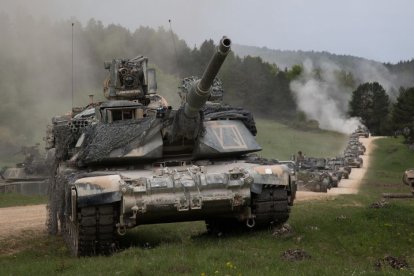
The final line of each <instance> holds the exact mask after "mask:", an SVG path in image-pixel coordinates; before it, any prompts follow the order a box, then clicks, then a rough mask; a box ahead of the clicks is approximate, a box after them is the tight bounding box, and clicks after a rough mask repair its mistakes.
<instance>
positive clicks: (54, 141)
mask: <svg viewBox="0 0 414 276" xmlns="http://www.w3.org/2000/svg"><path fill="white" fill-rule="evenodd" d="M230 47H231V41H230V39H229V38H227V37H223V39H221V41H220V43H219V45H218V46H217V49H216V51H215V53H214V55H213V56H212V58H211V60H210V62H209V64H208V65H207V67H206V69H205V71H204V74H203V76H202V77H201V78H200V79H199V78H197V77H189V78H185V79H184V80H183V81H182V85H181V87H180V91H179V94H180V96H181V99H182V103H181V105H180V107H179V108H178V109H173V108H172V107H171V106H169V105H168V103H167V101H166V100H165V99H164V98H163V97H161V96H160V95H158V94H157V83H156V74H155V70H154V69H151V68H148V66H147V63H148V59H147V58H146V57H143V56H139V57H136V58H134V59H130V60H128V59H114V60H112V61H111V62H106V63H105V68H106V69H108V70H109V78H108V79H107V80H106V81H105V82H104V94H105V96H106V97H107V99H108V100H107V101H105V102H101V103H91V104H90V105H88V106H86V107H85V108H83V109H82V110H77V111H76V112H73V113H72V114H71V115H65V116H58V117H54V118H53V119H52V124H51V126H49V128H48V132H47V137H46V141H47V148H48V153H49V155H50V156H53V160H54V162H53V165H52V166H51V168H52V169H51V170H52V172H51V181H50V189H49V191H50V193H49V203H48V221H47V226H48V231H49V233H51V234H56V233H58V231H61V232H62V233H63V235H64V236H65V239H66V240H67V243H68V245H69V247H70V248H71V251H72V253H73V254H74V255H76V256H88V255H97V254H111V253H112V252H114V251H116V250H117V238H118V237H119V235H124V234H125V233H126V231H128V229H130V228H133V227H137V226H139V225H144V224H154V223H168V222H182V221H196V220H202V221H205V222H206V227H207V231H209V232H212V233H219V232H222V231H226V230H227V229H229V228H234V227H237V228H246V229H249V228H260V227H267V226H269V225H278V224H281V223H284V222H285V221H287V220H288V218H289V212H290V208H291V206H292V205H293V202H294V199H295V192H296V188H295V186H294V185H295V183H294V182H292V180H291V178H290V171H289V168H288V167H287V166H285V165H282V164H278V162H277V161H276V160H267V159H263V158H259V157H257V156H255V155H252V153H254V152H258V151H260V150H261V147H260V145H258V143H257V142H256V140H255V135H256V132H257V130H256V127H255V123H254V119H253V116H252V114H251V113H250V112H248V111H246V110H244V109H241V108H235V107H231V106H229V105H225V104H223V103H222V91H223V90H222V87H221V82H220V81H219V80H218V79H216V75H217V73H218V71H219V69H220V67H221V65H222V64H223V62H224V60H225V58H226V56H227V54H228V53H229V52H230ZM79 111H80V112H79ZM59 225H60V229H58V226H59Z"/></svg>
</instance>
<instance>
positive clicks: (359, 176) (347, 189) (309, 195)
mask: <svg viewBox="0 0 414 276" xmlns="http://www.w3.org/2000/svg"><path fill="white" fill-rule="evenodd" d="M377 138H378V137H369V138H359V141H361V143H362V144H364V146H365V148H366V152H365V154H364V155H361V157H362V159H363V160H364V163H363V167H362V168H359V169H358V168H352V171H351V174H350V175H349V179H342V180H341V181H340V182H339V185H338V188H332V189H330V190H329V191H328V192H327V193H314V192H305V191H298V192H297V193H296V200H297V201H306V200H317V199H326V198H331V197H335V196H338V195H344V194H357V193H358V191H359V186H360V185H361V182H362V180H363V179H364V175H365V172H366V171H367V168H368V166H369V159H370V155H371V153H372V149H373V144H372V141H373V140H374V139H377Z"/></svg>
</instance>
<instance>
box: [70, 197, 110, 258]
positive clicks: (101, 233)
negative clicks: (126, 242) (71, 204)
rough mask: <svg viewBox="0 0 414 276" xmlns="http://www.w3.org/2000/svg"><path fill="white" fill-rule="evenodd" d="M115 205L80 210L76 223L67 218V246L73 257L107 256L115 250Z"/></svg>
mask: <svg viewBox="0 0 414 276" xmlns="http://www.w3.org/2000/svg"><path fill="white" fill-rule="evenodd" d="M116 219H117V212H116V206H115V205H112V204H111V205H99V206H89V207H84V208H80V209H79V210H78V214H77V219H76V221H72V220H70V218H69V217H67V220H66V225H67V227H66V229H67V230H66V231H67V235H66V236H67V237H66V240H67V244H68V246H69V248H70V249H71V251H72V254H73V255H74V256H94V255H109V254H111V253H113V252H115V251H116V249H117V239H116V237H117V235H116V227H115V225H116Z"/></svg>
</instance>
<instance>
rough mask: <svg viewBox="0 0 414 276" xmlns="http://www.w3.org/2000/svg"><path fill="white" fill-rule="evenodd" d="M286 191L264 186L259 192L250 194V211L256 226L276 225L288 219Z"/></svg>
mask: <svg viewBox="0 0 414 276" xmlns="http://www.w3.org/2000/svg"><path fill="white" fill-rule="evenodd" d="M289 212H290V206H289V201H288V191H287V190H285V189H280V188H264V189H263V191H262V193H260V194H252V213H253V214H254V215H255V216H256V218H255V220H256V225H257V226H267V225H278V224H282V223H285V222H286V221H287V220H288V219H289Z"/></svg>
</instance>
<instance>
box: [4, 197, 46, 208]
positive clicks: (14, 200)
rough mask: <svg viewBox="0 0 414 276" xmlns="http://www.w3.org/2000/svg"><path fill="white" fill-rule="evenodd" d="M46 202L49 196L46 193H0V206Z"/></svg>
mask: <svg viewBox="0 0 414 276" xmlns="http://www.w3.org/2000/svg"><path fill="white" fill-rule="evenodd" d="M46 202H47V197H46V196H44V195H21V194H17V193H7V194H1V193H0V208H4V207H10V206H23V205H35V204H45V203H46ZM0 212H1V210H0Z"/></svg>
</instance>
